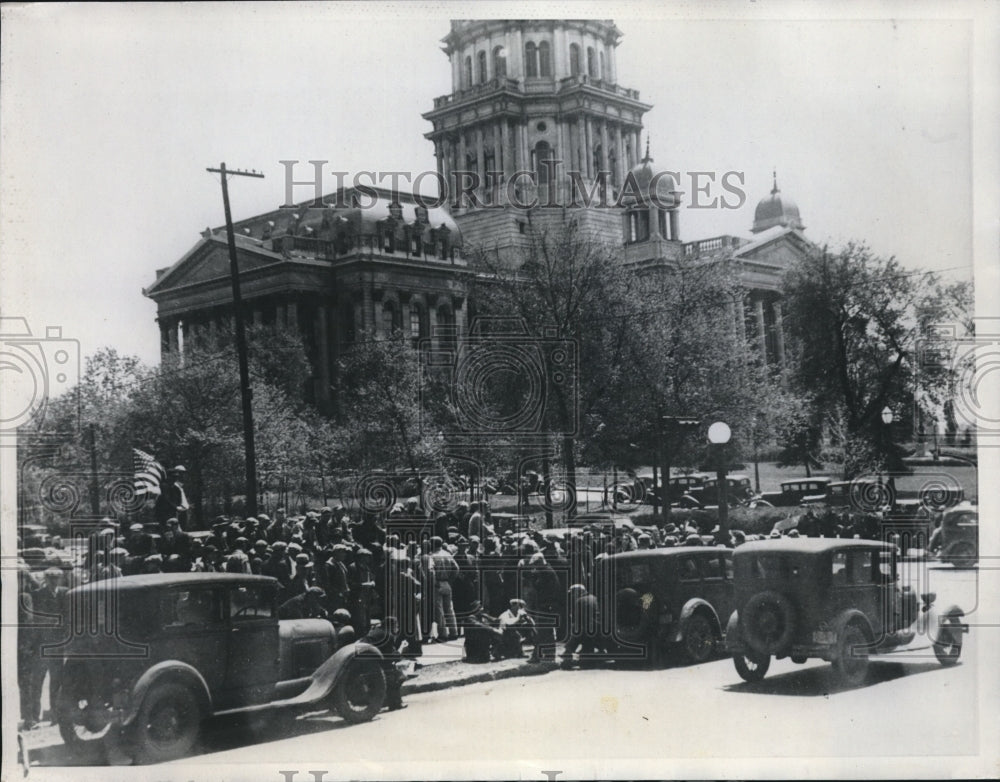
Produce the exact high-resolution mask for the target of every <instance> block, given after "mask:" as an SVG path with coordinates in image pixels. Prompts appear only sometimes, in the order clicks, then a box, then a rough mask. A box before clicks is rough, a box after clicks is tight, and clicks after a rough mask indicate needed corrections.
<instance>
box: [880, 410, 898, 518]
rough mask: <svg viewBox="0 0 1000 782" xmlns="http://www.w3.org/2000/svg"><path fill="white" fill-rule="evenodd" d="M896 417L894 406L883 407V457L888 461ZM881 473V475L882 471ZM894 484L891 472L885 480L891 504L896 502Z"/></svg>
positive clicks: (885, 492) (885, 491) (887, 495)
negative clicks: (892, 428)
mask: <svg viewBox="0 0 1000 782" xmlns="http://www.w3.org/2000/svg"><path fill="white" fill-rule="evenodd" d="M894 419H895V416H894V415H893V413H892V408H891V407H889V406H888V405H886V406H885V407H883V408H882V423H883V427H882V454H883V458H884V459H885V460H886V461H887V460H888V458H889V443H890V442H891V441H892V438H891V436H890V434H891V432H892V430H891V428H890V427H891V426H892V422H893V420H894ZM886 471H887V472H888V470H886ZM880 475H881V472H880ZM880 482H881V481H880ZM894 484H895V481H894V480H893V479H892V474H891V473H890V474H889V479H888V480H887V481H885V487H886V488H885V490H884V494H885V496H886V499H887V500H888V502H889V504H890V505H891V504H893V503H894V502H895V493H896V492H895V485H894Z"/></svg>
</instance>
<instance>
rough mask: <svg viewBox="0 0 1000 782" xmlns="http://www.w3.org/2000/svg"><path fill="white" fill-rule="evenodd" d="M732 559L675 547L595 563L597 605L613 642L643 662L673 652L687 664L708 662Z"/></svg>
mask: <svg viewBox="0 0 1000 782" xmlns="http://www.w3.org/2000/svg"><path fill="white" fill-rule="evenodd" d="M732 554H733V552H732V550H730V549H724V548H709V547H701V548H699V547H696V546H678V547H675V548H659V549H645V550H642V551H629V552H623V553H619V554H611V555H609V556H607V557H602V558H601V559H599V560H598V563H599V564H598V573H597V584H598V587H597V591H598V600H599V602H600V604H601V614H602V616H610V617H613V618H614V621H613V628H612V630H613V633H614V638H615V640H616V641H617V642H618V643H619V644H623V645H624V647H625V648H626V649H628V648H632V649H633V650H635V651H636V653H641V654H646V655H649V657H654V658H655V657H656V656H657V655H658V654H659V653H661V652H666V651H669V650H670V649H678V650H679V651H681V652H682V653H683V656H684V658H685V659H686V660H687V661H688V662H692V663H700V662H704V661H705V660H708V659H709V658H710V657H711V656H712V654H713V653H714V652H715V649H716V648H717V644H718V643H719V641H720V639H721V638H722V628H723V626H724V622H725V620H726V618H727V617H728V616H729V614H730V613H731V611H732V607H733V570H732ZM645 595H652V599H649V598H645V597H644V596H645Z"/></svg>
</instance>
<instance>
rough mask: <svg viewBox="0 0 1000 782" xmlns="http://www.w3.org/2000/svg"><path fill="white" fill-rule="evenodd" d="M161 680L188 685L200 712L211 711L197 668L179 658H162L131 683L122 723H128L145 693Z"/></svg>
mask: <svg viewBox="0 0 1000 782" xmlns="http://www.w3.org/2000/svg"><path fill="white" fill-rule="evenodd" d="M162 681H173V682H179V683H181V684H184V685H186V686H187V687H190V688H191V691H192V692H193V693H194V696H195V698H196V699H197V700H198V705H199V706H200V707H201V710H202V714H205V715H208V714H211V713H212V695H211V693H210V692H209V689H208V684H207V683H206V682H205V678H204V677H203V676H202V675H201V674H200V673H199V672H198V669H197V668H195V667H194V666H192V665H189V664H188V663H185V662H181V661H180V660H163V661H162V662H158V663H156V665H153V666H150V667H149V668H147V669H146V671H145V673H143V674H142V676H140V677H139V680H138V681H137V682H136V683H135V684H134V685H133V687H132V691H131V693H130V695H129V699H128V703H127V705H126V707H125V709H124V713H123V715H122V724H123V725H128V724H130V723H131V722H132V721H133V720H134V719H135V717H136V715H137V714H138V713H139V707H140V706H141V705H142V701H143V700H144V699H145V697H146V693H148V692H149V690H150V688H151V687H152V686H153V685H154V684H158V683H159V682H162Z"/></svg>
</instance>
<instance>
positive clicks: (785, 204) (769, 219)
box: [750, 171, 805, 234]
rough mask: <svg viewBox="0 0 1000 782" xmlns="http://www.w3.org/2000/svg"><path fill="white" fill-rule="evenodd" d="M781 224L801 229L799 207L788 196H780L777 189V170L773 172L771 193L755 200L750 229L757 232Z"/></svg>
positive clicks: (783, 226)
mask: <svg viewBox="0 0 1000 782" xmlns="http://www.w3.org/2000/svg"><path fill="white" fill-rule="evenodd" d="M775 226H781V227H782V228H797V229H798V230H800V231H801V230H802V229H804V228H805V226H804V225H803V224H802V218H801V217H799V208H798V207H797V206H796V205H795V202H794V201H792V199H790V198H788V196H782V195H781V191H780V190H779V189H778V172H777V171H775V172H774V186H773V187H772V188H771V195H770V196H765V197H764V198H762V199H760V201H758V202H757V208H756V209H755V210H754V213H753V228H751V229H750V230H751V231H752V232H753V233H755V234H759V233H760V232H761V231H766V230H767V229H768V228H774V227H775Z"/></svg>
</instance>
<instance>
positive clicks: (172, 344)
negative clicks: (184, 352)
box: [167, 318, 180, 353]
mask: <svg viewBox="0 0 1000 782" xmlns="http://www.w3.org/2000/svg"><path fill="white" fill-rule="evenodd" d="M167 343H168V347H169V349H170V352H171V353H176V352H177V351H178V350H180V323H179V322H178V320H177V319H176V318H171V319H170V321H169V322H168V326H167Z"/></svg>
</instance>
